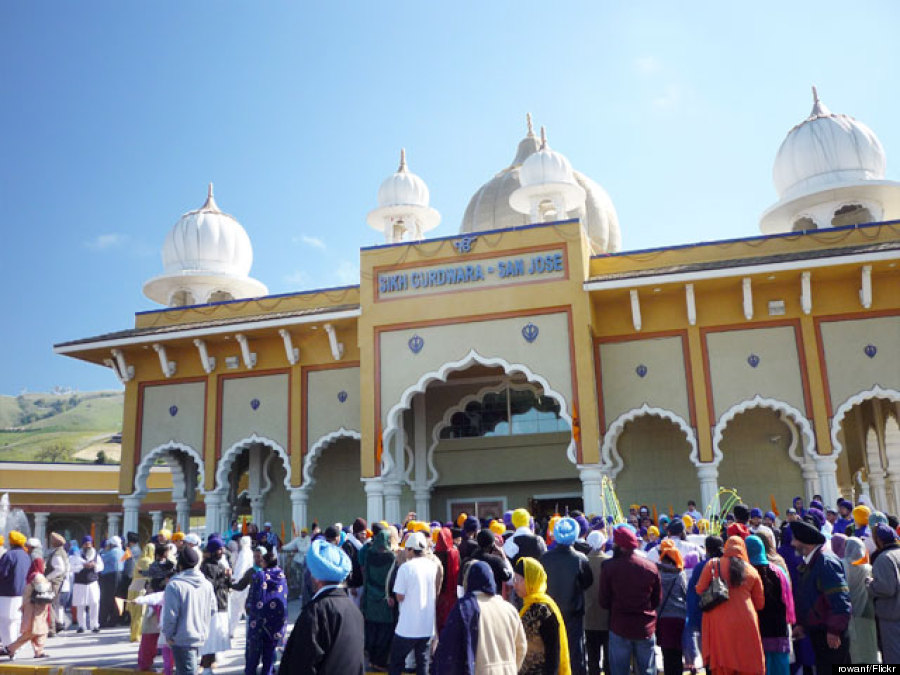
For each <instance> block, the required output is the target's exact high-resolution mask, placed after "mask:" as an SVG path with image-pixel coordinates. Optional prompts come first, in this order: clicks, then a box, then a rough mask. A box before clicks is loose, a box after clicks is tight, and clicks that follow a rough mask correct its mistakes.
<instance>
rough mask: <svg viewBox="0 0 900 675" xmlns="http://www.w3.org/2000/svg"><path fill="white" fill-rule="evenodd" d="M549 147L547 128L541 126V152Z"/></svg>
mask: <svg viewBox="0 0 900 675" xmlns="http://www.w3.org/2000/svg"><path fill="white" fill-rule="evenodd" d="M546 147H547V128H546V127H545V126H544V125H543V124H542V125H541V150H543V149H545V148H546Z"/></svg>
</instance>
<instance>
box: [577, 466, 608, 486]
mask: <svg viewBox="0 0 900 675" xmlns="http://www.w3.org/2000/svg"><path fill="white" fill-rule="evenodd" d="M578 475H579V477H580V478H581V482H582V483H601V482H602V481H603V476H604V475H605V471H604V468H603V466H602V465H601V464H579V465H578Z"/></svg>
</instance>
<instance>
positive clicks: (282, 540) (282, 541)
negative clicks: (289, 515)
mask: <svg viewBox="0 0 900 675" xmlns="http://www.w3.org/2000/svg"><path fill="white" fill-rule="evenodd" d="M281 543H282V544H283V543H284V521H283V520H282V521H281Z"/></svg>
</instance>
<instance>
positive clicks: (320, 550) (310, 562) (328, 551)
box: [306, 539, 353, 584]
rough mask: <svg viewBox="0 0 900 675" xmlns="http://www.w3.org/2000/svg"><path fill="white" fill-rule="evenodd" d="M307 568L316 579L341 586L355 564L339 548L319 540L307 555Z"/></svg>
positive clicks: (313, 544)
mask: <svg viewBox="0 0 900 675" xmlns="http://www.w3.org/2000/svg"><path fill="white" fill-rule="evenodd" d="M306 567H307V568H308V569H309V573H310V574H311V575H312V576H313V577H314V578H315V579H318V580H319V581H327V582H330V583H335V584H339V583H340V582H342V581H343V580H344V579H346V578H347V577H348V576H349V575H350V572H351V570H352V569H353V563H351V562H350V556H348V555H347V554H346V553H344V552H343V551H342V550H341V549H339V548H338V547H337V546H335V545H334V544H331V543H329V542H327V541H325V540H324V539H317V540H316V541H314V542H313V543H312V546H310V547H309V552H308V553H307V554H306Z"/></svg>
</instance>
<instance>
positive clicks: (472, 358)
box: [381, 349, 578, 475]
mask: <svg viewBox="0 0 900 675" xmlns="http://www.w3.org/2000/svg"><path fill="white" fill-rule="evenodd" d="M474 365H481V366H485V367H488V368H502V369H503V371H504V372H505V373H506V374H507V375H512V374H514V373H519V374H521V375H523V376H524V377H525V379H527V380H528V381H529V382H534V383H536V384H538V385H540V387H541V388H542V389H543V390H544V395H545V396H549V397H550V398H552V399H553V400H555V401H556V402H557V403H559V416H560V417H561V418H562V419H564V420H565V421H566V422H567V423H568V425H569V428H570V429H571V428H572V415H571V413H570V412H569V405H568V402H567V401H566V398H565V396H563V395H562V394H560V393H559V392H558V391H555V390H554V389H552V388H551V387H550V383H549V382H547V380H546V379H545V378H544V377H542V376H541V375H538V374H537V373H535V372H533V371H532V370H531V368H529V367H528V366H526V365H524V364H522V363H510V362H509V361H507V360H506V359H503V358H501V357H499V356H482V355H481V354H479V353H478V352H477V351H476V350H474V349H472V350H469V353H468V354H466V355H465V356H464V357H463V358H461V359H460V360H458V361H448V362H446V363H444V364H443V365H442V366H441V367H440V368H438V369H437V370H433V371H430V372H428V373H425V374H424V375H422V377H420V378H419V380H418V381H417V382H416V383H415V384H413V385H411V386H409V387H407V388H406V390H404V392H403V393H402V394H401V395H400V400H399V401H398V402H397V403H395V404H394V406H393V407H391V409H390V410H389V411H388V413H387V416H386V424H385V428H384V432H383V435H382V438H383V443H384V446H385V447H387V446H388V442H389V441H390V440H391V439H392V438H393V436H394V434H395V433H397V432H399V431H401V430H402V425H403V411H404V410H406V409H407V408H409V407H410V404H411V403H412V398H413V396H415V395H416V394H420V393H424V392H425V390H426V389H427V388H428V385H429V384H431V383H432V382H446V381H447V378H448V377H449V375H450V373H453V372H456V371H460V370H465V369H466V368H469V367H471V366H474ZM566 457H567V458H568V459H569V461H570V462H572V464H575V465H577V464H578V457H577V446H576V444H575V439H574V437H573V438H572V439H571V440H570V441H569V446H568V448H567V449H566ZM381 464H382V465H381V474H382V475H386V474H388V473H390V471H391V469H392V468H393V460H392V459H390V453H389V452H385V453H384V455H383V457H382V462H381Z"/></svg>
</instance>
